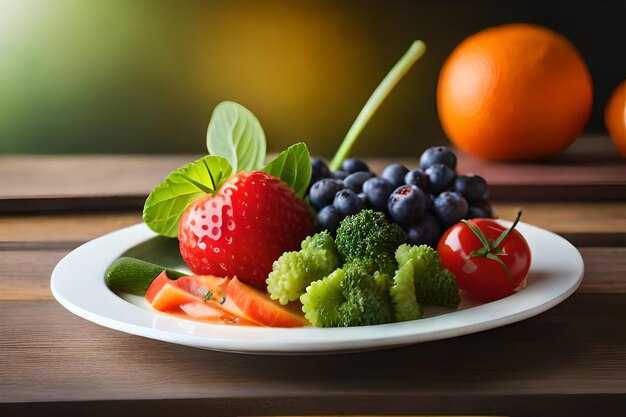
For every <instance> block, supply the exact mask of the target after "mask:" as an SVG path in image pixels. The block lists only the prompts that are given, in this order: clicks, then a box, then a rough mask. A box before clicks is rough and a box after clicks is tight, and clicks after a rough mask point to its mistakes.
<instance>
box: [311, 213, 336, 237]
mask: <svg viewBox="0 0 626 417" xmlns="http://www.w3.org/2000/svg"><path fill="white" fill-rule="evenodd" d="M339 223H341V215H340V214H339V211H337V209H336V208H335V207H334V206H326V207H324V208H323V209H321V210H320V212H319V213H317V221H316V224H315V228H316V230H317V231H318V232H321V231H322V230H328V231H329V232H330V234H332V235H333V236H334V235H335V232H337V228H338V227H339Z"/></svg>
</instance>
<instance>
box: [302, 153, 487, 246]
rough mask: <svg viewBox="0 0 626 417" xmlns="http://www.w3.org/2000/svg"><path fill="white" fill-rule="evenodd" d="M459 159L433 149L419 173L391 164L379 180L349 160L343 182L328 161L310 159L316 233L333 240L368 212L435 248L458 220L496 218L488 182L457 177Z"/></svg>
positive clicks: (361, 164) (425, 155) (412, 239)
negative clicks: (349, 221)
mask: <svg viewBox="0 0 626 417" xmlns="http://www.w3.org/2000/svg"><path fill="white" fill-rule="evenodd" d="M456 160H457V158H456V155H455V153H454V152H453V151H452V150H451V149H450V148H448V147H445V146H435V147H431V148H428V149H426V150H425V151H424V153H423V154H422V155H421V157H420V158H419V163H420V165H419V168H413V169H409V168H407V167H405V166H404V165H402V164H398V163H393V164H390V165H388V166H387V167H385V168H384V169H383V171H382V174H381V175H380V176H376V175H375V174H374V173H373V172H371V171H370V170H369V169H370V168H369V166H368V165H367V164H366V163H365V162H363V161H360V160H358V159H356V158H350V159H346V160H345V161H344V164H343V165H342V166H341V168H342V170H341V172H342V173H345V172H350V171H353V172H352V173H350V174H348V175H347V176H346V177H345V178H343V179H340V178H339V177H338V176H337V175H336V174H334V173H332V172H331V171H330V169H329V168H328V167H327V166H326V164H325V162H324V161H322V160H321V159H311V165H312V166H313V167H315V169H314V170H313V176H312V178H311V182H312V184H313V185H312V186H311V187H310V189H309V201H310V202H311V205H312V206H313V208H315V209H316V210H318V212H317V217H316V222H315V225H316V230H317V231H324V230H327V231H328V232H329V233H330V234H331V235H333V236H334V235H335V234H336V233H337V229H338V228H339V225H340V222H341V221H342V220H343V219H344V218H346V217H347V216H349V215H350V214H356V213H358V212H360V211H362V210H368V209H370V210H375V211H379V212H382V213H384V214H385V215H386V216H387V217H388V218H389V219H390V220H392V221H393V222H394V223H396V224H397V225H399V226H400V227H402V229H403V230H404V231H405V232H406V234H407V236H408V238H409V242H410V243H412V244H414V245H423V244H426V245H430V246H433V247H434V246H436V245H437V242H438V241H439V238H440V237H441V235H442V233H443V231H445V230H446V229H447V228H448V227H450V226H451V225H453V224H454V223H456V222H458V221H459V220H461V219H468V218H477V217H484V218H489V217H493V210H492V208H491V205H490V203H489V200H488V198H489V192H488V191H489V190H488V186H487V182H486V181H485V179H484V178H482V177H481V176H479V175H475V174H466V175H459V174H457V172H456ZM357 170H361V171H357ZM340 175H343V174H340Z"/></svg>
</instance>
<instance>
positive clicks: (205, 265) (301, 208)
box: [178, 171, 313, 288]
mask: <svg viewBox="0 0 626 417" xmlns="http://www.w3.org/2000/svg"><path fill="white" fill-rule="evenodd" d="M312 232H313V220H312V218H311V214H310V213H309V209H308V208H307V206H306V203H305V202H304V201H303V200H302V199H300V198H299V197H298V196H297V195H296V194H295V192H294V191H293V189H291V188H290V187H289V186H288V185H287V184H286V183H284V182H283V181H281V180H279V179H278V178H275V177H273V176H271V175H269V174H267V173H265V172H260V171H245V172H240V173H238V174H236V175H234V176H233V177H231V178H230V179H229V180H228V181H226V182H225V183H224V184H223V185H222V187H221V188H220V189H219V190H218V191H217V192H216V193H215V194H214V195H206V196H203V197H200V198H199V199H197V200H195V201H194V202H193V203H191V205H190V206H189V207H188V208H187V210H186V211H185V212H184V213H183V215H182V217H181V219H180V225H179V229H178V240H179V242H180V253H181V255H182V257H183V259H184V260H185V262H186V263H187V265H188V266H189V268H190V269H191V271H192V272H193V273H194V274H197V275H216V276H224V277H234V276H237V277H239V279H241V281H243V282H246V283H248V284H250V285H253V286H256V287H258V288H265V279H266V278H267V276H268V274H269V272H270V271H271V270H272V263H273V262H274V261H275V260H276V259H278V257H279V256H280V255H282V254H283V253H284V252H287V251H292V250H298V249H299V248H300V242H302V240H304V238H305V237H307V236H308V235H310V234H312Z"/></svg>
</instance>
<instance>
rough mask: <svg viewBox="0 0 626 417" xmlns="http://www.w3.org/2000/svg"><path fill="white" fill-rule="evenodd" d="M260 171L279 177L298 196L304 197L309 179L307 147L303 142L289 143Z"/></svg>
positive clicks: (309, 168) (309, 165)
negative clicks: (289, 144)
mask: <svg viewBox="0 0 626 417" xmlns="http://www.w3.org/2000/svg"><path fill="white" fill-rule="evenodd" d="M262 171H265V172H267V173H268V174H270V175H273V176H275V177H276V178H280V179H281V180H283V181H284V182H286V183H287V184H289V186H290V187H291V188H293V190H294V191H295V192H296V194H297V195H298V196H299V197H304V195H305V194H306V190H307V188H308V187H309V182H310V181H311V157H310V155H309V149H308V148H307V147H306V145H305V144H304V143H303V142H300V143H296V144H295V145H291V146H290V147H288V148H287V149H285V150H284V151H283V152H281V154H280V155H278V156H277V157H276V159H274V160H273V161H272V162H270V163H269V164H267V166H266V167H265V168H263V169H262Z"/></svg>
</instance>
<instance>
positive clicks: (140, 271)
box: [105, 257, 189, 295]
mask: <svg viewBox="0 0 626 417" xmlns="http://www.w3.org/2000/svg"><path fill="white" fill-rule="evenodd" d="M163 271H166V273H167V276H168V277H169V278H170V279H178V278H180V277H184V276H185V275H189V274H184V273H182V272H180V271H175V270H172V269H167V268H165V267H163V266H160V265H156V264H153V263H150V262H146V261H142V260H139V259H135V258H128V257H122V258H119V259H118V260H116V261H115V262H113V263H112V264H111V266H110V267H109V269H108V271H107V274H106V279H105V281H106V284H107V285H108V287H109V288H111V289H112V290H113V291H121V292H125V293H129V294H135V295H146V291H148V287H150V284H152V281H154V279H155V278H156V277H157V276H158V275H159V274H160V273H161V272H163Z"/></svg>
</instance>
